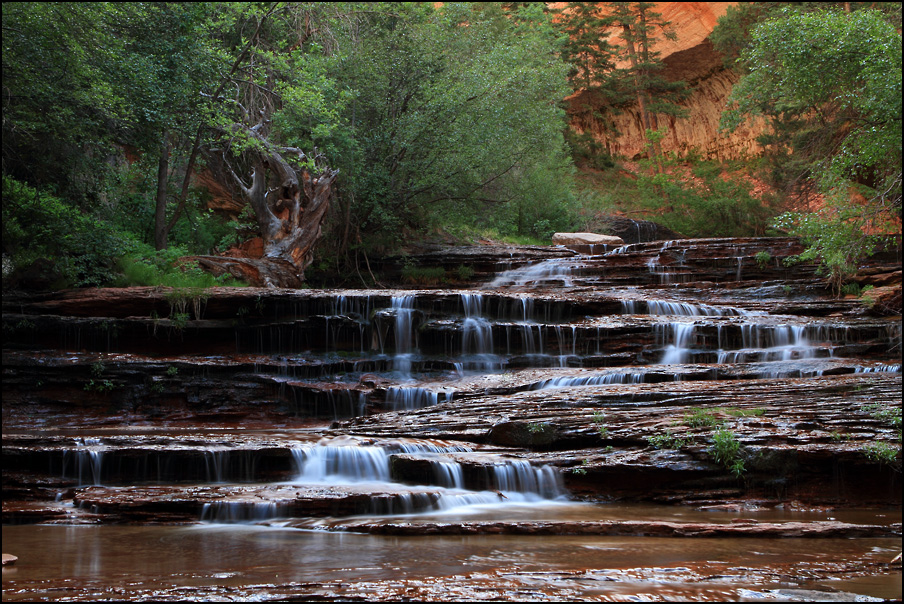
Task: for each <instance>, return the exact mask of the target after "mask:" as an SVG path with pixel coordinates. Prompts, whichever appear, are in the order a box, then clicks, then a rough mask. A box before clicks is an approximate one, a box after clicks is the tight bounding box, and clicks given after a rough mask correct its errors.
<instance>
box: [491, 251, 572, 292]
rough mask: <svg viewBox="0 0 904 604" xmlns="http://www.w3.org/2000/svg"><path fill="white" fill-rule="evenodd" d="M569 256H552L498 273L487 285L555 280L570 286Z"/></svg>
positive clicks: (518, 284) (524, 283) (520, 285)
mask: <svg viewBox="0 0 904 604" xmlns="http://www.w3.org/2000/svg"><path fill="white" fill-rule="evenodd" d="M569 260H570V259H569V258H553V259H551V260H544V261H543V262H539V263H537V264H530V265H528V266H523V267H521V268H516V269H512V270H508V271H504V272H502V273H499V275H497V277H496V278H495V279H493V281H492V282H490V283H489V285H488V287H490V288H496V287H504V286H505V287H509V286H514V287H523V286H525V285H535V284H538V283H543V282H557V283H559V282H560V283H561V284H562V285H563V286H565V287H571V286H572V281H571V275H572V267H571V264H568V261H569Z"/></svg>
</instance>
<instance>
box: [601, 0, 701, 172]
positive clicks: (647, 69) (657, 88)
mask: <svg viewBox="0 0 904 604" xmlns="http://www.w3.org/2000/svg"><path fill="white" fill-rule="evenodd" d="M606 4H607V5H608V9H609V13H610V16H609V17H608V18H607V19H606V20H605V23H606V24H608V25H609V26H613V27H615V28H617V29H618V31H619V37H620V38H621V39H622V40H623V42H624V46H623V47H622V50H621V55H622V58H623V59H625V60H626V62H627V63H628V65H629V66H628V67H627V68H625V69H623V70H622V71H623V74H624V76H625V77H624V78H623V79H624V81H626V82H627V85H628V87H629V88H630V90H631V93H632V95H633V96H634V97H635V98H636V100H637V106H638V110H639V111H640V117H641V122H642V124H643V129H644V130H645V131H646V132H652V131H656V130H658V129H659V116H662V115H668V116H672V117H683V116H684V115H685V111H684V110H683V109H682V108H681V107H680V106H679V105H678V104H677V103H678V102H679V101H681V100H682V99H684V98H686V97H687V95H688V94H689V91H688V89H687V84H686V83H685V82H672V81H669V80H667V79H666V78H664V77H663V75H662V71H663V68H664V63H663V62H662V59H661V58H660V53H659V52H658V51H656V50H655V46H656V43H657V42H658V41H659V40H660V39H663V38H664V39H667V40H675V39H677V35H676V34H675V32H674V31H673V30H672V29H671V23H670V22H668V21H666V20H664V19H663V17H662V14H661V13H658V12H655V11H653V10H652V8H653V7H654V6H655V4H654V3H652V2H608V3H606ZM647 138H648V140H650V138H649V134H647ZM651 147H652V152H653V154H654V156H655V157H656V159H657V164H659V158H660V157H661V155H662V152H661V149H660V148H659V144H658V142H656V141H653V142H652V144H651Z"/></svg>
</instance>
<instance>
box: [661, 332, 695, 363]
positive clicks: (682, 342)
mask: <svg viewBox="0 0 904 604" xmlns="http://www.w3.org/2000/svg"><path fill="white" fill-rule="evenodd" d="M694 327H695V326H694V324H693V323H668V324H666V325H657V326H656V332H657V341H658V342H659V343H660V344H664V345H665V353H664V354H663V356H662V359H661V360H660V361H659V364H660V365H675V364H679V363H686V362H687V360H688V357H689V356H690V350H689V348H688V344H689V343H690V342H691V341H692V339H693V337H694Z"/></svg>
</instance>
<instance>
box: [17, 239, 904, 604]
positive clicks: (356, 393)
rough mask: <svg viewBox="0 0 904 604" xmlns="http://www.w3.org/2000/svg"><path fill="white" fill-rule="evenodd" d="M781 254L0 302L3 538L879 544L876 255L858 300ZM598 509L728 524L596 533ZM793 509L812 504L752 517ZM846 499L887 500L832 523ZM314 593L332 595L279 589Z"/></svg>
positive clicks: (521, 256)
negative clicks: (627, 508) (306, 534)
mask: <svg viewBox="0 0 904 604" xmlns="http://www.w3.org/2000/svg"><path fill="white" fill-rule="evenodd" d="M801 250H802V248H801V246H800V244H799V242H797V241H796V240H793V239H787V238H767V239H709V240H669V241H656V242H642V243H634V244H631V243H629V244H626V245H622V246H618V247H613V246H603V248H602V249H596V247H594V249H589V250H586V251H585V253H580V254H579V253H576V252H574V251H572V250H567V249H562V248H517V249H508V248H496V249H489V250H488V249H479V248H474V249H452V250H449V249H445V250H439V249H437V250H423V251H421V252H420V253H419V255H418V257H417V261H418V262H419V263H421V265H422V266H431V265H436V266H443V267H445V268H444V270H446V271H447V274H448V275H451V274H452V273H453V272H454V271H455V269H456V267H458V266H465V265H468V266H473V267H475V268H474V272H473V273H470V272H469V274H470V275H471V277H472V279H473V282H472V283H471V284H470V287H469V288H468V289H455V288H452V287H451V285H453V284H452V283H447V284H445V286H443V284H440V286H437V287H430V288H424V289H383V290H261V289H252V288H236V289H231V288H214V289H211V290H205V291H204V292H186V291H171V290H165V289H155V288H129V289H119V290H116V289H111V290H83V291H74V292H59V293H55V294H46V295H25V294H15V293H9V294H4V298H3V327H4V345H3V359H2V360H3V413H4V418H3V449H2V462H3V474H2V478H3V485H2V486H3V518H4V523H5V524H8V525H10V524H25V525H46V526H55V525H74V524H79V525H94V526H109V525H126V526H131V525H136V526H145V525H158V524H170V525H193V524H199V523H202V524H205V525H235V524H252V525H257V526H288V527H291V528H303V529H311V528H315V529H317V530H325V531H327V532H330V533H356V534H367V535H371V536H373V538H376V537H377V536H378V535H394V536H397V537H399V538H403V537H406V538H407V536H412V537H413V536H415V535H424V536H429V535H432V536H433V537H432V538H440V537H443V536H453V535H474V536H492V535H495V536H498V537H500V538H502V537H506V538H513V539H515V538H517V539H540V538H550V537H552V536H563V537H564V536H571V537H575V538H577V537H578V536H591V535H593V536H598V537H611V538H614V537H630V536H635V537H638V538H640V537H639V536H646V537H648V538H663V539H673V538H675V537H696V538H699V539H705V538H712V539H735V538H743V539H767V540H769V539H772V540H774V539H776V538H793V539H805V540H806V539H815V538H820V539H827V540H833V539H840V538H849V539H854V540H858V539H878V540H880V541H881V540H889V539H890V540H892V543H897V546H896V547H897V549H898V551H900V534H901V528H900V505H901V453H900V417H901V415H900V407H901V388H902V384H901V369H900V367H901V324H900V317H899V316H896V315H894V314H890V313H894V312H898V313H900V308H899V304H898V307H895V303H894V301H893V300H894V295H895V292H897V295H898V297H900V259H899V258H898V259H897V267H895V266H894V263H895V261H896V260H895V258H894V256H893V254H892V257H889V255H888V253H886V254H885V255H884V256H879V257H877V258H876V259H875V260H874V262H873V263H872V264H870V265H869V266H865V267H864V268H863V270H862V271H861V278H862V280H863V281H864V282H866V281H867V280H869V281H870V282H871V283H875V284H876V286H877V289H878V288H887V289H888V292H889V295H888V297H885V294H884V293H883V297H882V299H883V300H886V302H887V303H883V304H884V306H883V307H882V308H877V307H876V305H873V306H871V307H870V306H868V305H866V304H864V303H863V301H862V300H860V299H856V298H853V297H849V298H840V299H839V298H835V297H833V296H832V295H831V293H830V292H828V291H827V290H826V288H825V284H824V283H823V282H822V281H821V279H820V277H819V276H818V275H817V274H816V273H815V267H814V266H812V265H807V264H795V265H792V266H786V264H785V262H784V259H785V258H787V257H790V256H794V255H796V254H799V253H800V251H801ZM767 255H768V260H767V259H766V256H767ZM386 262H387V266H389V265H391V264H392V263H393V262H394V260H392V259H389V260H387V261H386ZM895 268H896V269H897V273H896V272H895ZM390 272H391V271H390ZM896 275H897V276H896ZM475 282H476V283H475ZM889 300H890V302H889ZM613 502H621V503H624V504H626V505H646V504H655V505H665V506H669V508H670V509H675V510H682V509H695V510H698V509H699V510H702V509H708V510H722V509H725V510H729V509H732V510H737V515H736V516H734V517H727V518H723V519H722V520H720V521H719V522H712V521H707V520H705V519H703V518H687V519H683V520H669V519H664V518H655V517H651V518H646V519H643V520H639V519H631V518H625V519H619V520H610V519H605V518H603V519H601V518H600V517H599V516H600V514H604V512H601V511H600V509H599V508H597V507H594V506H598V505H609V504H611V503H613ZM792 504H793V505H794V506H800V507H801V508H806V509H819V510H822V511H820V512H818V513H809V512H807V514H809V516H808V517H807V518H806V519H802V517H801V516H800V514H799V513H798V512H794V513H793V514H792V515H791V516H789V517H788V518H785V519H783V520H782V521H780V522H777V521H775V520H774V519H772V518H771V516H770V517H769V518H767V517H758V516H756V514H761V513H762V512H760V511H757V512H751V510H752V509H754V508H755V509H756V510H768V514H771V515H773V516H775V515H780V514H782V513H784V512H780V510H784V509H788V507H787V506H790V505H792ZM557 506H565V507H564V508H563V509H566V510H569V511H567V512H566V511H559V512H555V510H556V509H559V508H557ZM568 506H589V507H578V508H573V507H568ZM795 509H796V508H795ZM859 509H863V510H868V509H869V510H872V509H882V510H892V512H891V513H890V514H886V513H884V512H883V514H882V516H883V518H886V520H884V521H882V522H875V521H870V520H869V519H867V521H854V519H853V518H852V519H851V521H841V520H834V519H832V518H830V516H829V514H830V513H833V512H831V510H859ZM462 510H470V511H468V512H463V511H462ZM477 510H479V512H478V511H477ZM588 510H589V511H588ZM695 513H696V512H695ZM400 514H401V515H408V516H411V517H412V518H415V520H411V521H409V520H404V521H399V520H398V518H399V515H400ZM431 514H445V515H449V514H452V516H453V519H451V520H449V519H443V518H432V517H429V516H430V515H431ZM473 514H478V515H479V514H484V515H488V516H490V517H488V518H487V519H480V518H477V519H475V518H473V517H472V515H473ZM549 514H552V515H553V516H555V518H554V519H550V518H547V517H546V516H545V515H549ZM556 514H559V515H560V516H561V517H560V516H556ZM587 514H589V515H590V518H587V517H586V515H587ZM500 516H502V517H500ZM286 523H288V524H286ZM895 539H896V540H897V541H895ZM892 549H893V548H892ZM17 566H20V565H17ZM568 572H571V571H568ZM769 572H773V571H769ZM776 572H777V571H776ZM870 572H875V571H870ZM512 573H514V575H511V576H515V575H517V576H520V577H522V578H524V580H527V581H547V580H549V581H551V584H552V583H555V581H554V580H552V579H550V578H549V577H546V578H537V577H540V575H537V576H536V577H534V576H533V575H530V573H528V572H526V571H524V570H523V569H514V568H513V569H512ZM519 573H526V574H519ZM767 574H768V573H767ZM506 576H509V575H506ZM688 576H690V575H688ZM494 577H495V578H494V579H492V580H491V581H490V582H489V583H488V585H495V584H496V583H495V582H496V581H498V580H501V579H500V577H501V575H494ZM528 577H530V578H528ZM684 580H685V579H682V580H681V581H684ZM452 581H453V582H454V580H452ZM758 581H759V580H758ZM755 583H756V582H755ZM378 584H379V587H375V589H376V590H377V591H378V592H379V595H373V597H372V598H370V599H376V600H379V599H384V598H385V599H390V595H391V594H396V595H398V594H399V593H407V594H409V595H410V594H415V593H416V594H420V595H422V596H424V597H428V596H429V597H430V598H434V599H435V598H437V597H439V596H438V595H437V594H432V595H431V594H427V593H426V592H423V591H422V590H420V591H419V590H416V589H415V590H413V591H408V592H399V591H393V590H392V589H389V588H388V587H387V585H388V584H384V583H381V582H380V581H377V582H376V583H375V584H374V585H378ZM758 584H759V583H758ZM312 585H313V584H312ZM356 585H358V589H366V588H365V587H364V586H363V584H362V583H360V582H359V583H356ZM321 589H322V590H323V591H322V594H328V593H329V594H334V595H336V594H344V595H346V596H347V595H349V594H351V593H352V591H346V590H344V589H342V588H339V587H337V584H335V583H330V582H323V583H322V585H321V587H311V588H310V589H308V588H304V589H300V591H297V592H292V590H288V591H286V590H281V591H280V590H277V591H279V593H282V594H288V593H290V592H291V593H299V594H305V596H310V595H311V594H315V593H321V592H319V591H318V590H321ZM350 589H351V588H350ZM488 589H489V591H487V592H486V593H487V594H497V591H495V590H496V587H489V588H488ZM582 589H583V588H582ZM465 592H467V593H468V594H470V595H475V594H477V593H478V591H468V590H465V591H463V592H462V593H463V594H464V593H465ZM566 592H567V593H572V594H575V593H585V592H583V591H580V590H579V591H577V592H574V591H572V592H568V591H567V590H566V591H555V590H553V592H550V593H556V594H558V595H562V594H564V593H566ZM180 593H181V592H180ZM431 593H432V592H431ZM480 593H483V592H480ZM525 593H527V592H525ZM531 593H532V592H531ZM732 593H733V594H734V595H735V596H736V595H737V594H738V593H739V592H732ZM685 595H687V594H685ZM324 597H326V596H324ZM330 597H332V596H330ZM510 597H511V596H510V595H507V596H506V598H510ZM525 597H528V596H525ZM531 597H533V596H531ZM712 597H715V596H712ZM707 598H709V596H707V597H704V598H703V599H707ZM710 599H711V598H710Z"/></svg>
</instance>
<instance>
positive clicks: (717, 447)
mask: <svg viewBox="0 0 904 604" xmlns="http://www.w3.org/2000/svg"><path fill="white" fill-rule="evenodd" d="M709 451H710V454H711V455H712V456H713V459H715V461H716V463H719V464H722V466H724V467H725V469H727V470H729V471H730V472H731V473H732V474H734V475H735V476H737V477H740V476H741V475H742V474H743V473H744V472H745V471H746V470H745V468H744V460H743V459H741V443H740V441H738V439H737V437H736V436H735V433H734V432H732V431H731V430H727V429H724V428H721V429H719V430H716V432H715V434H713V446H712V447H710V450H709Z"/></svg>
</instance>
